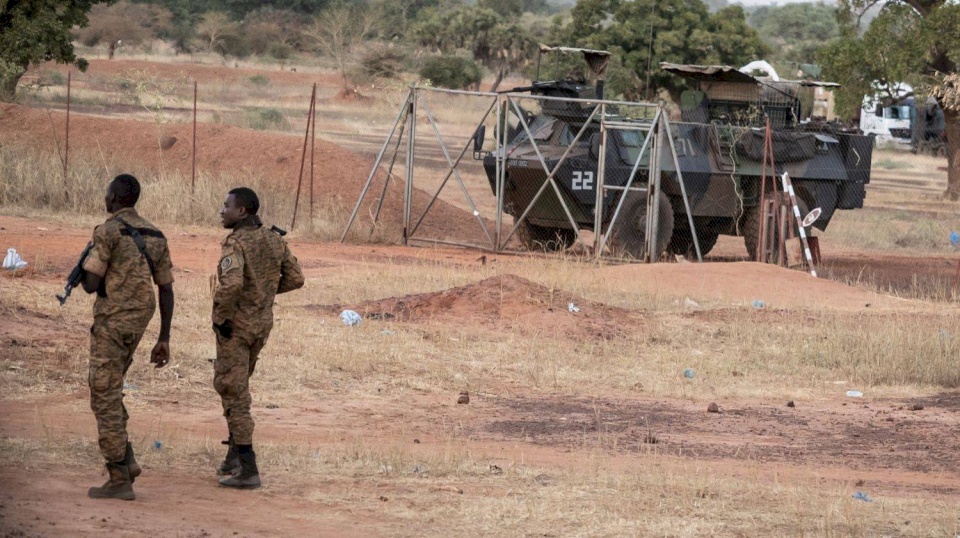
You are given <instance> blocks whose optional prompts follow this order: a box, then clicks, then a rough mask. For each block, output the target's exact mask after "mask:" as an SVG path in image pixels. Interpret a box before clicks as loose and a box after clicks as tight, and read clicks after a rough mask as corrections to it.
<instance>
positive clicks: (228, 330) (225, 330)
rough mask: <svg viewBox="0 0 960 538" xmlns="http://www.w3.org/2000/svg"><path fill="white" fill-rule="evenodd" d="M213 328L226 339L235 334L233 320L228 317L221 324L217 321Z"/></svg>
mask: <svg viewBox="0 0 960 538" xmlns="http://www.w3.org/2000/svg"><path fill="white" fill-rule="evenodd" d="M213 330H214V331H216V332H217V334H219V335H220V336H222V337H223V338H225V339H226V340H229V339H230V338H231V337H232V336H233V322H231V321H230V320H229V319H228V320H224V322H223V323H221V324H220V325H217V324H216V323H214V324H213Z"/></svg>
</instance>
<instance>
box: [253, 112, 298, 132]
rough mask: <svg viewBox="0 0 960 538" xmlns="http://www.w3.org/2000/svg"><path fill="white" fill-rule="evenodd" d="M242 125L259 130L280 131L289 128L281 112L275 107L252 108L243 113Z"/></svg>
mask: <svg viewBox="0 0 960 538" xmlns="http://www.w3.org/2000/svg"><path fill="white" fill-rule="evenodd" d="M243 126H244V127H247V128H249V129H257V130H259V131H267V130H274V131H282V130H286V129H289V128H290V123H289V122H287V119H286V118H285V117H283V112H280V111H279V110H277V109H275V108H254V109H253V110H248V111H246V112H245V113H244V117H243Z"/></svg>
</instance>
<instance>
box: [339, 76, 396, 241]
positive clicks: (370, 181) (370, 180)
mask: <svg viewBox="0 0 960 538" xmlns="http://www.w3.org/2000/svg"><path fill="white" fill-rule="evenodd" d="M412 95H413V93H412V91H411V92H408V93H407V96H406V98H405V99H404V101H403V105H401V106H400V112H399V113H398V114H397V119H396V120H394V122H393V128H392V129H391V130H390V134H388V135H387V139H386V140H384V141H383V146H382V147H381V148H380V153H378V154H377V159H376V160H375V161H374V163H373V168H371V169H370V175H369V176H368V177H367V182H366V184H364V186H363V190H362V191H361V192H360V197H359V198H357V204H356V205H355V206H354V208H353V213H351V214H350V219H349V220H348V221H347V226H346V227H345V228H344V229H343V235H341V236H340V242H341V243H343V242H344V241H345V240H346V239H347V233H348V232H349V231H350V228H351V227H352V226H353V221H354V220H355V219H356V218H357V213H359V212H360V205H361V204H362V203H363V199H364V198H365V197H366V196H367V191H369V190H370V186H371V185H372V184H373V177H374V175H376V173H377V169H378V168H380V163H381V162H382V161H383V154H384V153H386V151H387V146H388V145H390V139H391V138H393V134H394V133H395V132H396V131H397V126H398V125H400V123H401V122H402V121H403V120H404V119H405V118H404V115H405V114H406V113H407V112H408V110H409V103H410V98H411V96H412ZM400 136H401V137H402V136H403V131H402V130H401V133H400ZM399 144H400V140H399V139H398V140H397V145H398V147H399ZM394 156H396V150H394ZM391 167H392V165H391ZM389 180H390V177H389V174H388V176H387V181H389Z"/></svg>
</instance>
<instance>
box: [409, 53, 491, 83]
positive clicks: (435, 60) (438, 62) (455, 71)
mask: <svg viewBox="0 0 960 538" xmlns="http://www.w3.org/2000/svg"><path fill="white" fill-rule="evenodd" d="M420 77H421V78H422V79H426V80H429V81H430V82H431V83H432V84H433V85H434V86H440V87H443V88H451V89H455V90H459V89H463V88H466V87H468V86H471V85H477V84H480V66H479V65H477V62H475V61H473V60H471V59H469V58H462V57H460V56H434V57H432V58H427V59H426V60H425V61H424V62H423V67H421V68H420Z"/></svg>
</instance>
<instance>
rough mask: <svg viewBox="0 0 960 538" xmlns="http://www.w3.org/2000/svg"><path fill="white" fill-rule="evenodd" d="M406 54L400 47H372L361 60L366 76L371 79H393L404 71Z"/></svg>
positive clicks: (378, 45)
mask: <svg viewBox="0 0 960 538" xmlns="http://www.w3.org/2000/svg"><path fill="white" fill-rule="evenodd" d="M406 61H407V55H406V53H405V52H404V51H403V50H402V49H401V48H400V47H393V46H390V45H382V44H377V45H372V46H371V47H369V48H368V49H367V50H366V51H364V53H363V56H361V58H360V66H361V68H362V69H363V71H364V74H365V75H367V76H370V77H380V78H393V77H396V76H397V75H398V74H400V73H401V72H402V71H403V67H404V64H405V63H406Z"/></svg>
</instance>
